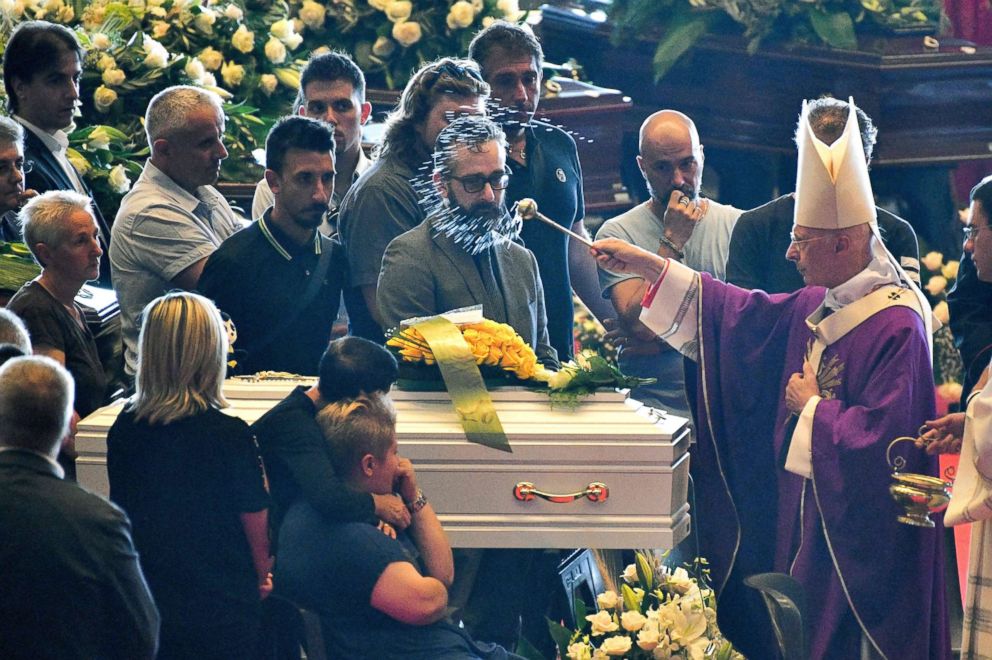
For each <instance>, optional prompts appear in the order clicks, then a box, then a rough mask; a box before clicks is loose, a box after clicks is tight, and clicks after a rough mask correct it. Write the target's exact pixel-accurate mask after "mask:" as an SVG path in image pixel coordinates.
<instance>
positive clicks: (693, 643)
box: [550, 552, 744, 660]
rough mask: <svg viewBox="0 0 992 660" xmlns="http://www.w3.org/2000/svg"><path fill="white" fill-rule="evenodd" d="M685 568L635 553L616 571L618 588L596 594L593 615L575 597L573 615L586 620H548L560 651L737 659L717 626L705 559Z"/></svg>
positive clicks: (590, 656) (578, 656)
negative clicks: (575, 625)
mask: <svg viewBox="0 0 992 660" xmlns="http://www.w3.org/2000/svg"><path fill="white" fill-rule="evenodd" d="M690 569H691V572H690V570H686V568H682V567H680V568H676V569H674V570H672V569H670V568H668V567H666V566H665V565H664V564H663V563H662V561H661V559H660V558H658V557H656V556H654V555H648V554H645V553H643V552H637V553H636V555H635V563H633V564H630V565H629V566H627V568H626V569H625V570H624V572H623V575H622V576H621V579H622V583H621V586H620V593H619V594H618V593H617V592H616V591H615V590H608V591H606V592H604V593H601V594H599V595H598V596H597V597H596V605H597V608H598V611H597V612H596V613H595V614H588V615H587V614H586V613H585V604H584V603H582V601H581V600H578V601H576V607H577V609H578V610H579V611H578V612H576V620H577V621H584V622H585V623H584V624H583V625H582V626H581V627H580V628H579V629H577V630H569V629H567V628H564V627H562V626H559V625H558V624H555V623H551V624H550V625H551V634H552V636H553V637H554V638H555V640H556V642H557V643H558V646H559V648H560V650H561V656H562V657H563V658H566V657H567V658H569V659H570V660H606V658H609V657H623V658H627V659H629V660H648V659H649V658H650V659H659V660H667V659H668V658H689V659H692V660H703V659H706V658H713V659H718V660H737V659H738V658H740V659H742V658H743V657H744V656H742V655H741V654H740V653H738V652H737V651H735V650H734V648H733V645H731V643H730V642H728V641H727V640H725V639H724V638H723V637H722V635H721V634H720V630H719V628H718V627H717V623H716V596H715V594H714V593H713V590H712V589H710V588H709V586H708V569H707V568H706V560H704V559H697V560H696V561H695V562H694V564H693V565H692V566H691V567H690Z"/></svg>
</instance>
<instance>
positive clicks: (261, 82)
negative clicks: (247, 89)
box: [258, 73, 279, 96]
mask: <svg viewBox="0 0 992 660" xmlns="http://www.w3.org/2000/svg"><path fill="white" fill-rule="evenodd" d="M278 85H279V79H278V78H276V77H275V76H274V75H272V74H271V73H263V74H262V75H261V76H259V78H258V86H259V87H260V88H261V90H262V92H263V93H264V94H265V95H266V96H272V92H274V91H276V86H278Z"/></svg>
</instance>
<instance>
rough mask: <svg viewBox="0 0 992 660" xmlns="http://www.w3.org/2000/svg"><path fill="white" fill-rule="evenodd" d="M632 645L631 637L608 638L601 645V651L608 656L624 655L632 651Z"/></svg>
mask: <svg viewBox="0 0 992 660" xmlns="http://www.w3.org/2000/svg"><path fill="white" fill-rule="evenodd" d="M631 646H632V643H631V641H630V637H627V636H626V635H624V636H622V637H621V636H617V637H607V638H606V639H604V640H603V643H602V644H600V646H599V650H601V651H605V652H606V655H614V656H615V655H623V654H625V653H626V652H627V651H629V650H630V647H631Z"/></svg>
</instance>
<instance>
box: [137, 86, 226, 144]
mask: <svg viewBox="0 0 992 660" xmlns="http://www.w3.org/2000/svg"><path fill="white" fill-rule="evenodd" d="M205 105H209V106H212V107H213V109H214V110H216V111H217V114H218V115H219V116H220V117H224V102H223V101H221V98H220V97H219V96H218V95H217V94H215V93H214V92H211V91H210V90H206V89H201V88H199V87H193V86H192V85H176V86H174V87H167V88H166V89H163V90H162V91H161V92H159V93H158V94H156V95H155V96H153V97H152V100H151V102H150V103H149V104H148V110H147V111H146V112H145V134H146V135H147V136H148V146H149V147H150V146H152V145H153V144H154V143H155V140H158V139H159V138H163V137H168V136H169V134H171V133H174V132H176V131H177V130H179V129H181V128H184V127H185V126H186V124H187V123H188V120H189V116H190V115H191V114H193V113H194V112H196V111H197V110H199V109H200V108H202V107H204V106H205Z"/></svg>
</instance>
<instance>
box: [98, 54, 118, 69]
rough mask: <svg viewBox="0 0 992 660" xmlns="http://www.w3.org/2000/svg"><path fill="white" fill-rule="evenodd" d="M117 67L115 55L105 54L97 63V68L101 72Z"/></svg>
mask: <svg viewBox="0 0 992 660" xmlns="http://www.w3.org/2000/svg"><path fill="white" fill-rule="evenodd" d="M116 66H117V60H115V59H114V57H113V55H108V54H107V53H104V54H103V55H101V56H100V59H98V60H97V61H96V68H97V69H99V70H100V71H106V70H107V69H113V68H115V67H116Z"/></svg>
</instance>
